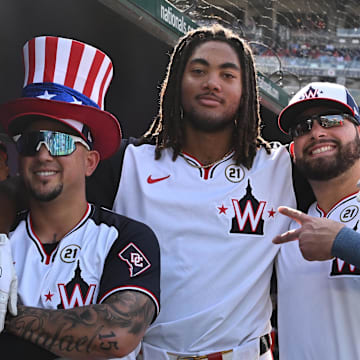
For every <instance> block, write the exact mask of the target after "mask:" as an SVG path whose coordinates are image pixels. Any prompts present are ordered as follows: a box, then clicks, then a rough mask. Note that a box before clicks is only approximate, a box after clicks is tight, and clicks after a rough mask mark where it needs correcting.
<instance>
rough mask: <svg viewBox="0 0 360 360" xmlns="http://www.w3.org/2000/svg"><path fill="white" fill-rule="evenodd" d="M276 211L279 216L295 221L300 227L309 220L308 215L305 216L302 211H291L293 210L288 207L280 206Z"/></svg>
mask: <svg viewBox="0 0 360 360" xmlns="http://www.w3.org/2000/svg"><path fill="white" fill-rule="evenodd" d="M278 211H279V213H280V214H282V215H286V216H288V217H289V218H291V219H293V220H295V221H296V222H298V223H299V224H300V225H302V224H303V223H304V222H305V221H306V220H307V219H309V215H306V214H305V213H303V212H302V211H300V210H296V209H293V208H291V207H288V206H280V207H279V208H278Z"/></svg>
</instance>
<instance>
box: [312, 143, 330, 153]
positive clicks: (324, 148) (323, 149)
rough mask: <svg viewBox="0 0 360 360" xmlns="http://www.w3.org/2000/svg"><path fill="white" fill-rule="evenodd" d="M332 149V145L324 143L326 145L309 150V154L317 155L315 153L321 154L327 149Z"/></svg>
mask: <svg viewBox="0 0 360 360" xmlns="http://www.w3.org/2000/svg"><path fill="white" fill-rule="evenodd" d="M333 149H334V146H330V145H326V146H321V147H320V148H317V149H315V150H313V151H311V155H317V154H321V153H324V152H327V151H331V150H333Z"/></svg>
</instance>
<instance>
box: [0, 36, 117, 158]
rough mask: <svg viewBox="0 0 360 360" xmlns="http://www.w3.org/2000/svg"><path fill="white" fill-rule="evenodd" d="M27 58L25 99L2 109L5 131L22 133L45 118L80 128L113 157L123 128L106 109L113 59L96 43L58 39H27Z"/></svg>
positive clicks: (103, 152)
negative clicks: (89, 43)
mask: <svg viewBox="0 0 360 360" xmlns="http://www.w3.org/2000/svg"><path fill="white" fill-rule="evenodd" d="M23 57H24V67H25V78H24V87H23V89H22V97H20V98H18V99H15V100H12V101H9V102H8V103H6V104H3V105H1V106H0V122H1V124H2V126H3V127H4V129H5V131H7V132H8V134H9V135H14V134H15V133H20V132H21V131H22V129H23V126H24V125H25V124H26V123H27V122H28V121H33V119H36V116H45V117H49V118H52V119H54V120H57V121H61V122H63V123H65V124H67V125H68V126H70V127H71V128H73V129H75V130H76V131H77V132H78V133H79V135H81V136H82V137H83V138H84V139H85V140H86V141H87V142H88V143H89V144H90V145H93V149H95V150H97V151H99V153H100V156H101V159H105V158H108V157H110V156H111V155H113V154H114V153H115V152H116V151H117V149H118V148H119V146H120V141H121V129H120V124H119V122H118V120H117V119H116V117H115V116H114V115H113V114H111V113H109V112H107V111H105V110H104V98H105V94H106V92H107V90H108V87H109V85H110V82H111V79H112V75H113V65H112V62H111V60H110V58H109V57H108V56H107V55H106V54H104V53H103V52H102V51H100V50H98V49H96V48H95V47H93V46H91V45H87V44H85V43H82V42H80V41H76V40H72V39H65V38H59V37H54V36H40V37H36V38H34V39H32V40H30V41H28V42H27V43H26V44H25V45H24V47H23ZM28 115H35V118H34V117H33V116H31V117H29V116H28ZM84 125H86V126H84ZM89 131H90V133H89Z"/></svg>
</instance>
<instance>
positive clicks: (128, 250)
mask: <svg viewBox="0 0 360 360" xmlns="http://www.w3.org/2000/svg"><path fill="white" fill-rule="evenodd" d="M118 255H119V258H120V259H121V260H123V261H125V262H126V263H127V264H128V266H129V272H130V277H134V276H137V275H139V274H141V273H142V272H144V271H145V270H147V269H148V268H149V267H150V266H151V264H150V262H149V260H148V259H147V258H146V256H145V255H144V254H143V253H142V252H141V250H140V249H139V248H138V247H137V246H136V245H135V244H133V243H130V244H128V245H127V246H126V247H125V248H124V249H123V250H121V251H120V252H119V254H118Z"/></svg>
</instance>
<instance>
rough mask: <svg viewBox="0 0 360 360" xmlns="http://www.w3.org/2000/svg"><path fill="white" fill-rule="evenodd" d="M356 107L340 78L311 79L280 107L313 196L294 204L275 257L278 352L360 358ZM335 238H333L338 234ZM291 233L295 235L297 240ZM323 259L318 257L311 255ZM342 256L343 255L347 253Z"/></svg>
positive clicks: (286, 356)
mask: <svg viewBox="0 0 360 360" xmlns="http://www.w3.org/2000/svg"><path fill="white" fill-rule="evenodd" d="M359 125H360V117H359V108H358V106H357V104H356V102H355V101H354V99H353V97H352V96H351V94H350V93H349V91H348V90H347V89H346V88H345V87H344V86H342V85H337V84H332V83H325V82H314V83H310V84H308V85H307V86H305V87H304V88H303V89H301V90H300V91H299V92H298V93H297V94H296V95H295V96H294V97H293V98H292V99H291V101H290V103H289V105H288V106H287V107H286V108H285V109H284V110H283V111H282V112H281V114H280V115H279V127H280V129H281V130H282V131H284V132H285V133H287V134H289V135H290V136H291V137H292V139H293V145H292V146H293V156H294V162H295V165H296V166H297V168H298V169H299V170H300V171H301V173H302V174H303V175H304V176H305V177H306V178H307V179H308V181H309V183H310V185H311V187H312V189H313V191H314V194H315V197H316V202H315V203H313V204H312V205H311V206H310V208H309V209H308V215H306V214H304V213H301V212H299V211H297V210H293V209H290V208H281V209H279V211H280V212H281V213H283V214H284V215H287V216H289V217H290V218H292V219H293V226H292V230H291V231H289V232H287V233H285V234H282V235H280V236H278V237H277V238H275V239H274V242H276V243H279V244H280V243H283V245H282V246H281V251H280V254H279V256H278V259H277V276H278V329H279V350H280V358H284V359H292V360H297V359H299V360H300V359H301V360H303V359H327V360H335V359H336V360H337V359H347V360H357V359H360V343H359V341H358V334H359V333H360V313H359V311H358V307H359V303H360V286H359V281H360V267H359V266H356V264H359V262H360V261H359V258H360V256H359V253H360V234H359V233H358V231H360V228H359V225H360V212H359V207H360V204H359V202H358V200H357V191H358V188H357V183H358V180H359V178H360V127H359ZM334 239H335V240H334ZM293 240H298V242H294V241H293ZM314 259H316V260H323V261H313V262H310V261H308V260H314ZM344 260H345V261H344Z"/></svg>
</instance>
